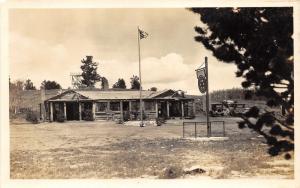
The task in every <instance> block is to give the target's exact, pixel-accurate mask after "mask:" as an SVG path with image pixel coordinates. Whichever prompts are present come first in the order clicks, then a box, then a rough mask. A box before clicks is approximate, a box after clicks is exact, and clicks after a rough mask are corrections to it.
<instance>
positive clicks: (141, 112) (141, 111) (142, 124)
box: [137, 27, 144, 127]
mask: <svg viewBox="0 0 300 188" xmlns="http://www.w3.org/2000/svg"><path fill="white" fill-rule="evenodd" d="M137 29H138V48H139V77H140V115H141V116H140V117H141V124H140V126H141V127H143V126H144V122H143V108H142V107H143V104H142V74H141V50H140V29H139V27H138V28H137Z"/></svg>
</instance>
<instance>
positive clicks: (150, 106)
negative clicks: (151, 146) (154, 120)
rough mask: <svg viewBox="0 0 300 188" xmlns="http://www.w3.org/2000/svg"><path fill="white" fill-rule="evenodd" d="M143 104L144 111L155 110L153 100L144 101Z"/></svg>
mask: <svg viewBox="0 0 300 188" xmlns="http://www.w3.org/2000/svg"><path fill="white" fill-rule="evenodd" d="M144 104H145V110H146V111H155V102H153V101H151V102H150V101H146V102H145V103H144Z"/></svg>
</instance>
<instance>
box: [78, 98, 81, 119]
mask: <svg viewBox="0 0 300 188" xmlns="http://www.w3.org/2000/svg"><path fill="white" fill-rule="evenodd" d="M78 103H79V121H81V118H82V117H81V102H78Z"/></svg>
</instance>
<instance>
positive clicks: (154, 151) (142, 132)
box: [10, 118, 294, 179]
mask: <svg viewBox="0 0 300 188" xmlns="http://www.w3.org/2000/svg"><path fill="white" fill-rule="evenodd" d="M215 120H220V118H219V119H218V118H215ZM221 120H223V119H221ZM225 120H226V137H227V138H226V139H214V138H211V139H205V138H204V139H196V140H195V139H194V138H192V137H190V138H189V139H186V138H185V139H183V138H182V120H170V121H168V123H167V124H164V125H163V126H160V127H157V126H153V125H152V126H146V127H143V128H141V127H138V126H134V125H129V124H127V125H118V124H116V123H114V122H108V121H96V122H85V121H82V122H65V123H41V124H16V123H11V125H10V138H11V139H10V150H11V151H10V167H11V169H10V172H11V174H10V176H11V178H13V179H15V178H17V179H23V178H30V179H31V178H34V179H39V178H43V179H49V178H58V179H61V178H63V179H65V178H162V177H164V176H163V173H164V172H165V169H168V168H175V169H180V170H184V169H188V168H196V167H198V168H201V169H203V170H204V173H198V174H197V173H196V174H188V175H187V174H178V176H177V177H178V178H214V179H218V178H222V179H223V178H277V179H278V178H288V179H290V178H293V177H294V162H293V159H292V160H288V161H287V160H285V159H284V158H283V156H277V157H270V156H269V155H268V154H267V145H266V144H265V141H264V139H263V138H261V137H260V136H258V135H257V134H255V133H253V132H250V131H249V130H247V129H245V130H244V129H243V130H240V129H238V128H237V124H236V123H235V122H236V121H238V119H235V118H225ZM204 127H205V126H204ZM186 129H187V130H186V133H187V134H186V137H188V136H192V134H191V133H192V132H193V131H192V130H194V129H193V126H190V130H189V131H190V132H189V131H188V129H189V128H186ZM198 131H199V135H201V134H202V133H203V134H205V128H204V129H203V130H201V129H199V128H198ZM215 131H216V130H215ZM189 134H190V135H189ZM176 173H179V172H176Z"/></svg>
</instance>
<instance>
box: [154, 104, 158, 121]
mask: <svg viewBox="0 0 300 188" xmlns="http://www.w3.org/2000/svg"><path fill="white" fill-rule="evenodd" d="M155 117H156V118H158V103H157V101H155Z"/></svg>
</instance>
